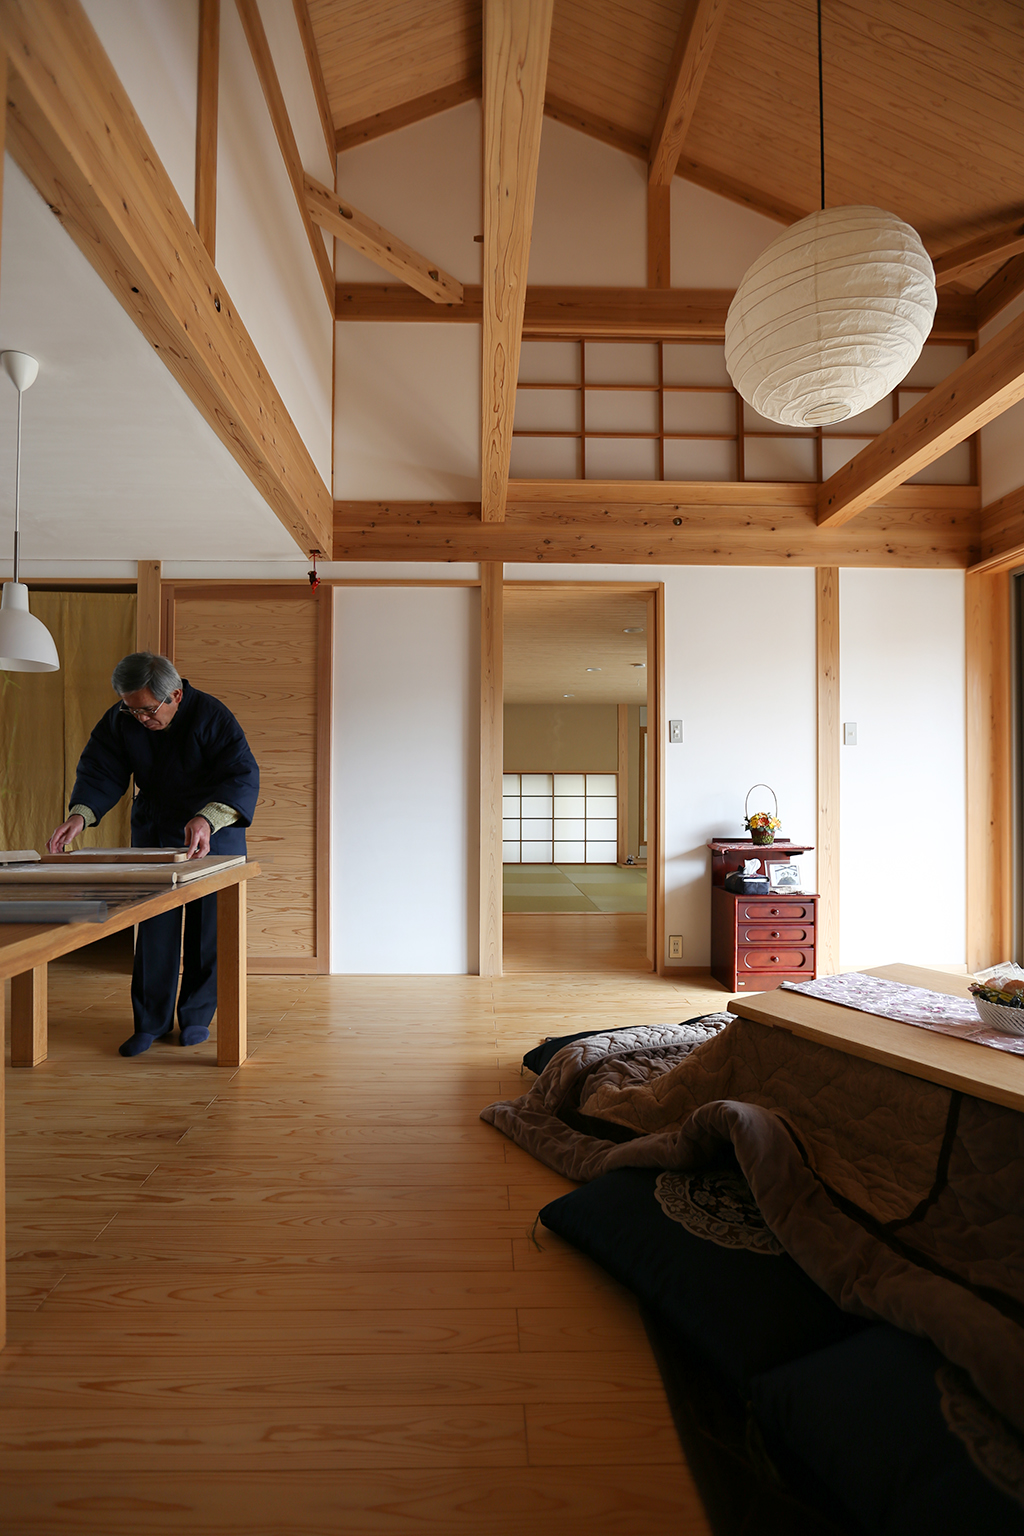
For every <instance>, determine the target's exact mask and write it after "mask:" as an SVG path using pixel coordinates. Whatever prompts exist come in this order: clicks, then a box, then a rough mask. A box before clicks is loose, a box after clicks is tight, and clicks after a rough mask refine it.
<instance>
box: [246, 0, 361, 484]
mask: <svg viewBox="0 0 1024 1536" xmlns="http://www.w3.org/2000/svg"><path fill="white" fill-rule="evenodd" d="M310 93H312V87H310ZM218 130H219V131H218V146H217V270H218V271H219V272H220V274H221V276H222V277H223V279H224V284H225V287H226V288H227V291H228V293H229V294H230V295H231V300H232V302H233V304H234V305H235V307H236V309H237V312H238V314H239V316H240V318H241V320H242V323H243V324H244V325H245V327H246V329H247V330H248V332H249V334H250V336H251V337H252V339H253V342H254V343H255V346H256V350H257V351H258V352H259V354H260V357H261V358H262V360H263V362H264V364H265V365H266V368H267V371H268V372H269V374H270V377H271V378H272V379H273V381H274V383H275V385H276V386H277V389H278V391H279V392H280V395H281V398H282V400H283V401H284V405H285V408H286V410H287V411H288V414H289V415H290V416H291V418H292V420H293V421H294V423H295V425H296V427H297V428H298V431H299V434H300V436H301V437H302V440H303V442H304V443H305V445H306V447H307V448H308V450H309V452H310V455H311V456H312V459H313V462H314V463H315V465H316V467H317V469H318V470H319V472H320V474H321V475H322V477H323V479H324V481H325V482H326V484H327V485H328V486H329V485H330V483H331V365H332V347H333V330H334V324H333V321H332V318H331V314H330V310H329V309H328V305H327V299H326V298H325V296H324V290H323V286H322V284H321V282H320V278H319V275H318V273H317V268H316V264H315V263H314V260H313V254H312V252H311V251H310V248H309V242H308V241H307V239H306V233H305V228H304V225H303V222H302V219H301V217H300V215H299V210H298V207H297V205H296V202H295V196H294V193H293V192H292V187H291V182H290V181H289V179H288V175H287V173H286V171H285V168H284V161H283V159H282V158H281V152H280V150H279V149H278V145H277V139H276V138H275V136H274V129H273V125H272V123H271V121H270V115H269V113H268V112H267V108H266V103H265V101H264V99H263V91H262V89H261V88H260V83H259V78H258V76H257V74H256V71H255V68H254V67H253V63H252V58H251V56H250V53H249V45H248V43H247V42H246V40H245V34H244V32H243V31H242V24H241V22H240V21H239V19H238V12H237V11H236V9H235V7H234V5H224V6H223V7H222V9H221V54H220V104H219V114H218Z"/></svg>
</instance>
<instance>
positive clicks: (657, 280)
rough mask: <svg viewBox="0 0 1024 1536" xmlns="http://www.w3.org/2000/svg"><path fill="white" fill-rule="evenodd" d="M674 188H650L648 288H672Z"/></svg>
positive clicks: (648, 189) (648, 197)
mask: <svg viewBox="0 0 1024 1536" xmlns="http://www.w3.org/2000/svg"><path fill="white" fill-rule="evenodd" d="M671 210H672V188H671V186H667V187H660V186H656V185H655V184H653V183H650V182H649V183H648V186H647V286H648V288H671V287H672V231H671Z"/></svg>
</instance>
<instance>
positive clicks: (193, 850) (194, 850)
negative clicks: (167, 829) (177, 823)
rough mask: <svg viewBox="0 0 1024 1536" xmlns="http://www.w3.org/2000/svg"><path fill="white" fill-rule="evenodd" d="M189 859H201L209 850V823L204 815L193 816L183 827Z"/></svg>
mask: <svg viewBox="0 0 1024 1536" xmlns="http://www.w3.org/2000/svg"><path fill="white" fill-rule="evenodd" d="M185 836H186V837H187V838H188V856H189V858H190V859H202V858H205V856H206V855H207V854H208V853H209V851H210V823H209V822H208V821H207V819H206V817H205V816H193V817H192V820H191V821H190V822H189V823H188V824H187V826H186V827H185Z"/></svg>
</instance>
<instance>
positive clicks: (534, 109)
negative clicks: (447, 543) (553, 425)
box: [480, 0, 553, 522]
mask: <svg viewBox="0 0 1024 1536" xmlns="http://www.w3.org/2000/svg"><path fill="white" fill-rule="evenodd" d="M552 11H553V0H483V23H484V44H483V101H484V152H483V165H484V252H483V255H484V281H483V368H482V391H481V413H480V414H481V432H480V438H481V449H480V459H481V510H480V515H481V518H482V519H483V520H484V522H500V521H501V519H502V518H503V517H504V515H505V496H506V492H507V489H508V469H509V462H510V459H511V455H512V421H513V417H514V415H515V407H516V380H517V379H518V377H519V353H520V348H521V346H522V339H523V310H524V308H525V305H526V273H527V268H528V267H529V262H530V237H531V235H532V233H533V205H534V197H535V194H536V191H537V165H538V162H539V160H540V135H541V127H542V126H543V121H544V88H545V85H546V82H547V73H548V49H549V47H550V44H551V17H552Z"/></svg>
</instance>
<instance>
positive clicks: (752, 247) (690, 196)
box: [637, 162, 783, 288]
mask: <svg viewBox="0 0 1024 1536" xmlns="http://www.w3.org/2000/svg"><path fill="white" fill-rule="evenodd" d="M637 163H638V164H639V163H640V162H637ZM645 217H646V215H645ZM782 232H783V225H781V224H777V223H776V222H775V220H774V219H768V218H765V216H764V214H761V213H754V212H753V211H752V210H751V209H749V208H744V207H742V206H741V205H740V204H739V203H733V202H730V201H729V199H728V198H725V197H719V196H718V194H717V193H716V192H708V191H706V190H705V189H704V188H703V187H697V186H694V184H693V183H692V182H689V181H682V180H681V179H680V178H679V177H678V176H676V177H675V178H674V179H673V182H672V286H673V287H674V288H737V287H739V283H740V280H741V278H742V277H743V274H744V273H745V272H746V270H747V268H748V267H749V266H750V264H751V262H752V261H753V260H754V259H755V258H756V257H758V256H760V254H761V252H762V251H763V250H764V248H765V246H767V245H770V244H771V243H772V241H773V240H775V239H777V238H778V236H779V235H781V234H782ZM645 280H646V279H645V278H642V279H641V282H643V281H645Z"/></svg>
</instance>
